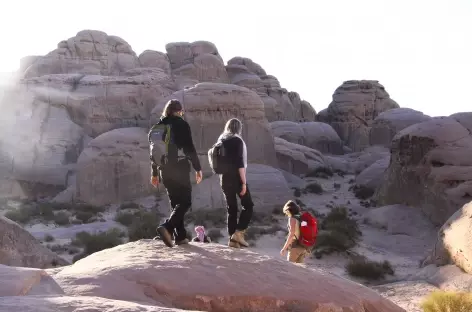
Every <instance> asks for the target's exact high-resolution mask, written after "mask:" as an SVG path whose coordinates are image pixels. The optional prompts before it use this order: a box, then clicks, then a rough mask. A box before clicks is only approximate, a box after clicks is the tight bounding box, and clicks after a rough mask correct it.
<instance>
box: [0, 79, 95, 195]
mask: <svg viewBox="0 0 472 312" xmlns="http://www.w3.org/2000/svg"><path fill="white" fill-rule="evenodd" d="M42 91H44V90H42V89H39V90H38V89H32V88H28V87H27V86H25V85H17V86H15V87H12V88H10V89H8V90H7V91H6V92H5V93H4V95H3V98H1V99H0V109H1V111H2V114H0V133H1V135H0V177H1V178H2V179H7V180H9V181H10V182H8V181H5V183H7V184H9V185H11V187H6V186H5V185H4V186H2V188H3V187H6V188H7V189H8V188H10V189H11V188H15V185H19V184H21V185H20V187H19V189H22V191H20V192H19V189H18V190H17V191H13V193H16V194H17V195H20V193H23V195H24V196H25V197H35V196H36V195H41V194H43V195H45V194H48V193H50V194H54V193H57V192H59V191H60V190H63V189H65V188H66V187H67V185H68V180H69V176H70V174H72V173H73V172H74V170H75V163H76V162H77V159H78V156H79V154H80V152H81V151H82V148H83V145H84V144H85V142H86V140H87V136H86V134H85V131H84V130H83V129H82V128H81V127H80V126H79V125H77V124H75V123H74V122H73V121H72V120H71V119H70V117H69V114H68V112H67V110H66V109H65V108H64V107H62V106H60V105H57V106H56V105H51V104H50V102H49V100H48V98H46V97H42V96H40V95H39V96H38V93H41V92H42ZM15 181H16V182H15ZM18 183H19V184H18ZM2 184H3V183H2ZM28 185H29V186H28ZM41 189H42V190H41ZM47 189H49V190H47ZM6 193H8V191H7V192H6ZM6 195H7V194H6Z"/></svg>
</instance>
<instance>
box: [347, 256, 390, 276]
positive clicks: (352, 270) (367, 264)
mask: <svg viewBox="0 0 472 312" xmlns="http://www.w3.org/2000/svg"><path fill="white" fill-rule="evenodd" d="M346 271H347V273H348V274H349V275H351V276H355V277H360V278H365V279H369V280H378V279H382V278H384V277H385V275H386V274H388V275H393V274H395V271H394V270H393V268H392V265H391V264H390V262H388V261H384V262H377V261H371V260H368V259H367V258H365V257H353V258H351V259H350V260H349V262H348V263H347V264H346Z"/></svg>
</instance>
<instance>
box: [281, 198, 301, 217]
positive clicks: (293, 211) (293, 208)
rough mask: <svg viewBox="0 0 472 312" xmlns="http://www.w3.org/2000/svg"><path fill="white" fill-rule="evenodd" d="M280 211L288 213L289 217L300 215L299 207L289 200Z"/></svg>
mask: <svg viewBox="0 0 472 312" xmlns="http://www.w3.org/2000/svg"><path fill="white" fill-rule="evenodd" d="M282 211H283V212H284V213H285V212H287V211H288V212H289V213H290V215H291V216H294V215H297V214H299V213H300V206H298V205H297V204H296V203H295V202H294V201H293V200H289V201H288V202H287V203H285V205H284V208H283V209H282Z"/></svg>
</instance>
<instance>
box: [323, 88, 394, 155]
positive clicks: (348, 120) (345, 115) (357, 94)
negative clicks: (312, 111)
mask: <svg viewBox="0 0 472 312" xmlns="http://www.w3.org/2000/svg"><path fill="white" fill-rule="evenodd" d="M398 107H399V106H398V104H397V103H396V102H395V101H394V100H392V99H391V98H390V95H389V94H388V93H387V91H385V88H384V86H382V85H381V84H380V83H379V82H378V81H376V80H349V81H345V82H344V83H343V84H342V85H341V86H339V87H338V88H337V89H336V90H335V91H334V94H333V101H332V102H331V104H329V106H328V109H327V111H326V112H325V113H323V114H322V116H320V117H318V119H319V121H324V122H327V123H329V124H330V125H331V126H332V127H333V128H334V130H336V132H337V133H338V135H339V137H340V138H341V140H343V142H344V143H345V144H346V145H347V146H348V147H350V148H351V149H352V150H353V151H354V152H358V151H361V150H362V149H364V148H365V147H367V146H369V133H370V128H371V127H372V123H373V121H374V119H375V118H376V117H377V116H378V115H379V114H380V113H382V112H384V111H387V110H389V109H393V108H398Z"/></svg>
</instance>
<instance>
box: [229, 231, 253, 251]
mask: <svg viewBox="0 0 472 312" xmlns="http://www.w3.org/2000/svg"><path fill="white" fill-rule="evenodd" d="M244 232H245V231H236V232H234V234H233V235H231V240H233V241H236V242H238V243H239V245H241V246H243V247H249V243H248V242H246V240H244Z"/></svg>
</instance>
